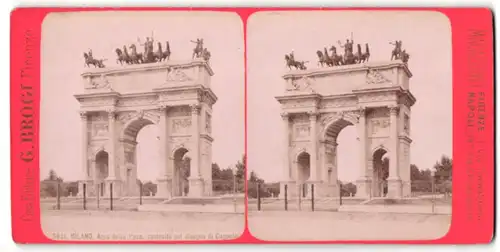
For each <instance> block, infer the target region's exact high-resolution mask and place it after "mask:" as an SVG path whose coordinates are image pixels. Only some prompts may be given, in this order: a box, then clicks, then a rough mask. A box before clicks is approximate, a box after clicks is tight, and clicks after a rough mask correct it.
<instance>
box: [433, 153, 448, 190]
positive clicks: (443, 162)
mask: <svg viewBox="0 0 500 252" xmlns="http://www.w3.org/2000/svg"><path fill="white" fill-rule="evenodd" d="M434 169H435V170H436V173H435V174H434V178H435V180H436V190H437V191H439V192H441V193H445V194H448V193H451V192H452V187H451V180H452V171H453V159H451V158H449V157H448V156H446V155H443V156H441V159H440V160H439V161H438V162H436V164H434Z"/></svg>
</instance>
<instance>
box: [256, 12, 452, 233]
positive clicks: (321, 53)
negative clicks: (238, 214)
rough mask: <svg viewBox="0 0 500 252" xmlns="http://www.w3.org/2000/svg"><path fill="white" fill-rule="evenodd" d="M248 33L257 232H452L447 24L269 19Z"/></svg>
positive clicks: (324, 15) (437, 20) (329, 17)
mask: <svg viewBox="0 0 500 252" xmlns="http://www.w3.org/2000/svg"><path fill="white" fill-rule="evenodd" d="M247 31H248V34H247V39H248V41H247V54H248V56H247V59H248V69H247V75H248V85H247V87H248V88H247V92H248V101H247V102H248V104H247V106H248V156H249V160H248V167H249V174H250V176H249V180H250V181H249V185H248V188H249V189H248V193H249V194H248V196H249V200H248V204H249V205H248V207H249V213H248V214H249V219H248V222H249V230H250V232H251V233H252V235H254V236H255V237H257V238H259V239H262V240H271V241H311V240H324V241H331V240H336V241H342V240H402V239H403V240H426V239H438V238H441V237H443V236H444V235H446V233H447V232H448V230H449V226H450V221H451V199H452V192H451V171H452V166H453V160H452V156H451V155H452V82H451V81H452V80H451V77H452V75H451V72H452V71H451V68H452V65H451V27H450V23H449V20H448V19H447V17H446V16H445V15H443V14H441V13H438V12H425V11H419V12H416V11H415V12H413V11H307V12H299V11H293V12H292V11H288V12H259V13H256V14H254V15H252V16H250V18H249V21H248V27H247Z"/></svg>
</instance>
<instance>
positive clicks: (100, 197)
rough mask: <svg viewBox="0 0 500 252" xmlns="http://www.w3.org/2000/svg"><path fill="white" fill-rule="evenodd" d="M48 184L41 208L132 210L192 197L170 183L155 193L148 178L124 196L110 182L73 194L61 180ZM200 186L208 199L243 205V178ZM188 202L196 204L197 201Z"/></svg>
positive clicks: (180, 201) (42, 195)
mask: <svg viewBox="0 0 500 252" xmlns="http://www.w3.org/2000/svg"><path fill="white" fill-rule="evenodd" d="M46 184H47V183H46ZM49 185H50V186H51V189H54V192H53V193H51V194H50V195H44V194H43V193H42V194H41V197H40V204H41V209H42V210H108V211H124V210H125V211H134V210H137V209H138V206H140V205H143V204H159V203H165V202H166V201H172V202H171V203H185V202H187V201H189V199H190V198H191V197H184V196H189V187H187V188H186V190H185V191H183V192H180V191H178V192H177V194H174V190H173V189H174V188H172V187H170V188H169V190H168V193H167V194H168V195H165V196H161V197H159V196H158V195H157V193H158V190H157V189H158V187H157V185H156V184H153V183H151V182H147V183H142V182H138V186H137V193H136V194H135V196H126V197H117V196H116V195H117V194H116V192H115V190H116V188H115V187H114V184H113V183H100V184H95V185H94V184H91V185H89V184H83V185H82V187H81V188H79V189H80V191H76V192H75V193H74V194H67V191H66V190H65V189H66V188H64V183H63V182H60V181H54V182H51V183H50V184H49ZM203 186H205V189H204V190H205V192H207V193H206V194H205V196H207V198H211V201H210V202H213V203H214V204H231V205H233V204H234V205H235V208H236V207H238V209H239V208H243V205H244V203H245V194H244V188H245V184H244V183H243V182H242V181H238V180H232V181H226V180H214V181H211V183H207V184H204V185H203ZM210 188H211V189H212V190H211V194H210V193H209V189H210ZM179 190H181V189H179ZM181 191H182V190H181ZM195 198H196V197H195ZM173 201H176V202H173ZM177 201H178V202H177ZM188 203H189V202H188ZM191 203H192V204H196V203H197V202H191Z"/></svg>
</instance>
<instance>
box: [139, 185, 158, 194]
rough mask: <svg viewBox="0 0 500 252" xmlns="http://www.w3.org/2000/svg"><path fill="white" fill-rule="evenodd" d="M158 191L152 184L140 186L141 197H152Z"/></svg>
mask: <svg viewBox="0 0 500 252" xmlns="http://www.w3.org/2000/svg"><path fill="white" fill-rule="evenodd" d="M157 191H158V186H157V185H156V184H153V182H151V181H148V182H146V183H144V184H143V185H142V195H143V196H149V195H151V196H154V195H156V192H157Z"/></svg>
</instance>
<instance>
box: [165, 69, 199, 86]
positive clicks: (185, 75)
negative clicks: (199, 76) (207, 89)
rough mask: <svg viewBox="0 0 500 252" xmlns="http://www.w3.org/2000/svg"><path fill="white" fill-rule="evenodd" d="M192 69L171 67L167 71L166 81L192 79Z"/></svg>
mask: <svg viewBox="0 0 500 252" xmlns="http://www.w3.org/2000/svg"><path fill="white" fill-rule="evenodd" d="M193 70H194V69H189V70H188V69H182V68H174V67H171V68H170V69H169V70H168V71H167V77H166V81H167V82H176V83H177V82H187V81H192V80H193V76H194V72H193Z"/></svg>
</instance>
